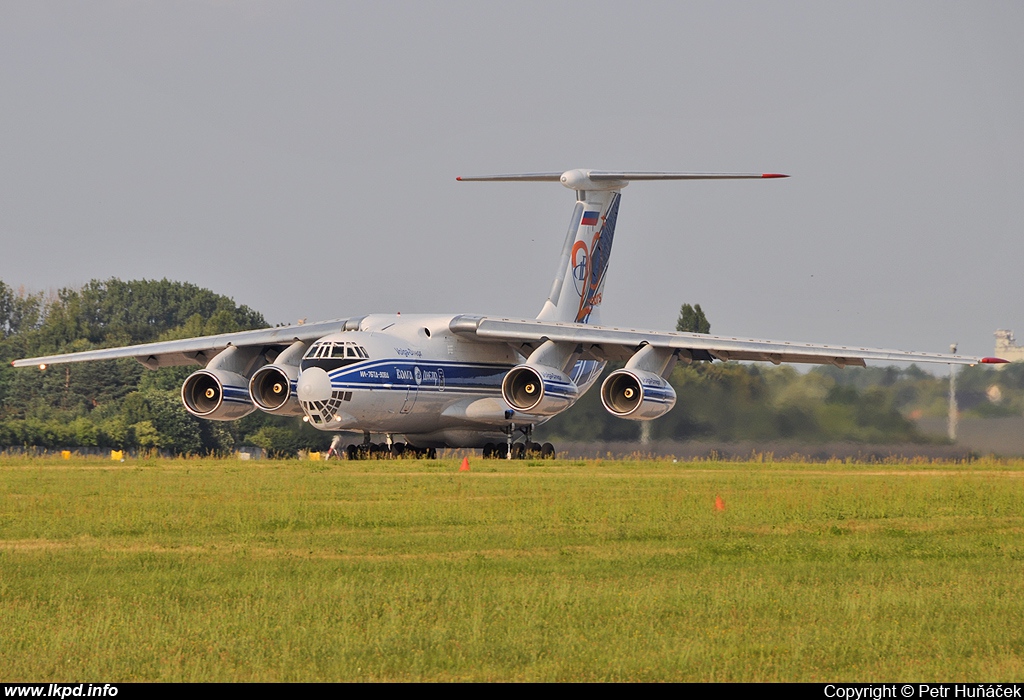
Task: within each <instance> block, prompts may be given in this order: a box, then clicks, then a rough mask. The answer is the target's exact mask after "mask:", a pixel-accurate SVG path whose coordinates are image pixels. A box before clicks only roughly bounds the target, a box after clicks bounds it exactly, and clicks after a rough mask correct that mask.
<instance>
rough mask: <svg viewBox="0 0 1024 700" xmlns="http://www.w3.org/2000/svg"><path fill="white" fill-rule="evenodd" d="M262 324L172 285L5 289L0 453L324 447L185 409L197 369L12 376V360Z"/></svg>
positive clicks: (290, 426)
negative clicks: (187, 386)
mask: <svg viewBox="0 0 1024 700" xmlns="http://www.w3.org/2000/svg"><path fill="white" fill-rule="evenodd" d="M267 325H268V324H267V322H266V320H265V319H264V318H263V315H262V314H260V313H259V312H257V311H254V310H252V309H250V308H249V307H247V306H240V305H237V304H235V302H234V301H232V300H231V299H229V298H228V297H225V296H223V295H220V294H216V293H214V292H212V291H210V290H208V289H202V288H200V287H198V286H196V285H193V284H187V283H182V282H173V281H170V280H166V279H164V280H159V281H156V280H135V281H128V282H125V281H121V280H118V279H109V280H102V281H101V280H93V281H92V282H89V283H88V284H86V285H85V286H84V287H82V288H80V289H74V288H65V289H61V290H59V291H57V292H54V293H50V294H44V293H43V292H30V291H27V290H25V289H23V288H22V289H12V288H11V287H10V286H9V285H7V284H6V283H5V282H3V281H2V280H0V361H2V363H0V449H2V448H4V447H14V446H24V447H43V448H49V449H54V448H90V447H100V448H112V449H141V450H159V451H163V452H168V453H173V454H209V453H227V452H231V451H233V450H235V449H237V448H238V447H241V446H243V445H253V446H258V447H263V448H265V449H268V450H270V451H271V452H277V453H282V454H288V453H294V452H295V451H296V450H298V449H300V448H307V447H308V448H314V449H319V448H321V447H324V446H326V444H327V443H328V442H329V439H330V438H329V436H325V435H323V434H321V433H320V432H319V431H316V430H315V429H314V428H311V427H310V426H308V425H305V424H304V423H302V422H301V421H298V420H295V419H289V418H283V417H278V416H271V415H269V414H266V413H263V412H255V413H253V414H251V415H249V416H246V417H245V418H243V419H241V420H239V421H234V422H221V421H206V420H199V419H197V418H195V417H194V416H192V415H190V414H189V413H188V412H187V411H185V409H184V407H183V406H182V405H181V400H180V398H179V396H180V394H179V392H180V389H181V384H182V382H183V381H184V380H185V377H187V376H188V375H189V374H190V373H191V372H193V371H195V369H197V368H196V367H170V368H165V369H161V370H158V371H155V372H154V371H149V370H146V369H144V368H143V367H142V365H140V364H139V363H138V362H136V361H135V360H132V359H123V360H108V361H102V362H86V363H81V364H70V365H55V366H52V367H49V368H47V369H46V370H45V371H32V370H28V369H18V370H16V369H14V368H13V367H11V366H10V362H11V360H13V359H16V358H19V357H34V356H39V355H51V354H56V353H63V352H75V351H79V350H89V349H93V348H102V347H116V346H122V345H132V344H136V343H148V342H154V341H159V340H174V339H178V338H189V337H193V336H200V335H212V334H216V333H231V332H234V331H243V330H250V329H255V328H265V327H267Z"/></svg>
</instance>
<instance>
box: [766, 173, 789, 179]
mask: <svg viewBox="0 0 1024 700" xmlns="http://www.w3.org/2000/svg"><path fill="white" fill-rule="evenodd" d="M761 177H762V178H765V179H771V178H776V177H789V175H783V174H782V173H762V174H761Z"/></svg>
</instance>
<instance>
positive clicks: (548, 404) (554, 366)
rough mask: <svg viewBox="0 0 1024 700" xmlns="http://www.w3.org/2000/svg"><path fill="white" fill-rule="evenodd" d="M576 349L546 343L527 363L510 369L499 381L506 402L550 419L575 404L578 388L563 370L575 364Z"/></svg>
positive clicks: (518, 409) (577, 349) (523, 410)
mask: <svg viewBox="0 0 1024 700" xmlns="http://www.w3.org/2000/svg"><path fill="white" fill-rule="evenodd" d="M578 357H579V348H577V347H575V346H572V345H567V344H565V343H554V342H552V341H550V340H546V341H544V342H543V343H541V345H540V346H539V347H538V348H537V349H536V350H534V351H533V352H532V353H530V356H529V357H528V358H526V362H525V363H524V364H521V365H517V366H515V367H513V368H512V369H510V370H509V371H508V373H507V374H506V375H505V378H504V379H503V380H502V381H501V397H502V398H503V399H505V403H507V404H508V405H509V406H511V407H512V408H514V409H515V410H517V411H519V412H520V413H528V414H530V415H533V416H553V415H555V414H556V413H561V412H562V411H564V410H565V409H567V408H569V407H570V406H572V405H573V404H574V403H576V399H578V398H579V396H580V390H579V387H577V386H576V384H575V383H574V382H573V381H572V380H571V379H569V377H568V375H566V373H565V372H566V370H567V369H568V368H570V367H572V366H573V364H575V362H576V359H577V358H578Z"/></svg>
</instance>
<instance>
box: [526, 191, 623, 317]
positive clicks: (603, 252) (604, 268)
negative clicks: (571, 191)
mask: <svg viewBox="0 0 1024 700" xmlns="http://www.w3.org/2000/svg"><path fill="white" fill-rule="evenodd" d="M577 196H578V200H577V202H576V207H575V209H574V210H573V213H572V219H571V220H570V221H569V231H568V233H567V234H566V237H565V245H564V246H563V247H562V257H561V259H560V260H559V262H558V270H557V272H556V274H555V282H554V284H553V285H552V286H551V294H550V295H548V299H547V301H545V302H544V308H542V309H541V311H540V314H539V315H538V316H537V318H539V319H541V320H543V321H566V322H572V323H591V322H593V323H599V322H600V308H601V300H602V297H603V294H604V281H605V275H606V273H607V272H608V260H609V258H610V257H611V252H612V242H613V241H614V238H615V221H616V219H617V218H618V215H619V201H620V199H621V194H620V193H619V192H618V191H611V192H607V191H583V190H580V191H579V192H578V195H577Z"/></svg>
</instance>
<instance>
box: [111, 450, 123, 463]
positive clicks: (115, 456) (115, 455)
mask: <svg viewBox="0 0 1024 700" xmlns="http://www.w3.org/2000/svg"><path fill="white" fill-rule="evenodd" d="M110 458H111V459H112V460H114V461H115V462H120V461H121V460H123V459H124V450H111V451H110Z"/></svg>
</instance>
